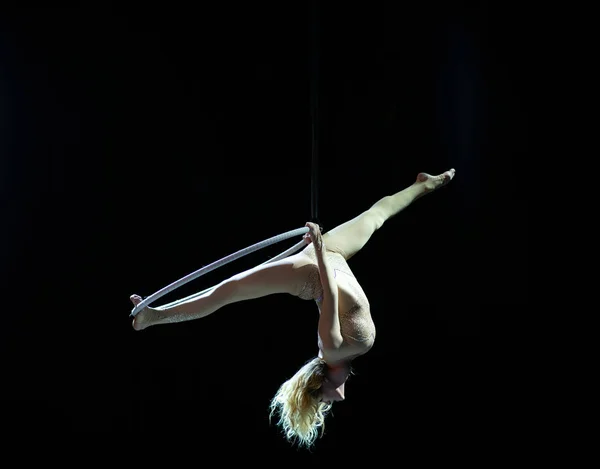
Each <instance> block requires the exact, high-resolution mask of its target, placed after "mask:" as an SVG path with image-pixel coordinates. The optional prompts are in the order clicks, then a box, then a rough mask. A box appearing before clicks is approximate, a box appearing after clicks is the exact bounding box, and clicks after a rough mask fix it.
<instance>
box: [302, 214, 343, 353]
mask: <svg viewBox="0 0 600 469" xmlns="http://www.w3.org/2000/svg"><path fill="white" fill-rule="evenodd" d="M306 226H307V227H308V228H309V229H310V231H309V232H308V233H307V235H306V236H305V237H306V238H310V240H311V241H312V243H313V245H314V247H315V254H316V256H317V263H318V266H319V276H320V277H321V285H322V286H323V301H322V303H321V316H320V318H319V336H320V337H321V342H322V343H323V348H324V349H326V350H327V349H329V350H337V349H338V348H340V347H341V345H342V342H343V338H342V333H341V329H340V318H339V314H338V307H339V304H338V288H337V283H336V281H335V277H334V273H333V269H332V268H331V266H330V265H329V263H328V262H327V259H326V258H325V252H324V251H325V245H324V244H323V236H322V235H321V231H320V230H319V227H318V226H317V225H315V224H314V223H307V224H306Z"/></svg>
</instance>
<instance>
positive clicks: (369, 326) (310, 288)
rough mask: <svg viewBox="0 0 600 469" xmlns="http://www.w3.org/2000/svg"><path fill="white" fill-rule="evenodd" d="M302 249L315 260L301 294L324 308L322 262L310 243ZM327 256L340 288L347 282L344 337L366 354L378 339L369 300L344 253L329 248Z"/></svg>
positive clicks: (342, 325) (342, 316)
mask: <svg viewBox="0 0 600 469" xmlns="http://www.w3.org/2000/svg"><path fill="white" fill-rule="evenodd" d="M302 252H303V254H305V255H306V256H308V258H309V259H311V261H312V264H311V270H310V271H309V274H308V278H307V281H306V282H305V283H304V285H303V287H302V289H301V291H300V293H299V295H298V297H299V298H300V299H303V300H314V301H315V302H316V303H317V306H318V307H319V311H320V310H321V302H322V299H323V286H322V284H321V277H320V274H319V265H318V263H317V257H316V254H315V249H314V246H313V245H312V244H310V245H309V246H307V247H306V248H305V249H304V250H303V251H302ZM325 256H326V259H327V262H328V264H329V265H330V266H331V269H332V270H333V272H334V273H335V278H336V279H337V280H338V282H339V283H338V287H340V284H341V283H343V286H344V288H343V292H344V293H345V294H346V295H345V298H344V299H345V300H346V301H344V303H345V306H346V307H345V308H344V309H343V310H342V309H340V312H339V318H340V329H341V334H342V338H343V339H344V342H345V343H346V344H347V345H348V346H351V347H353V348H354V347H356V348H357V350H361V351H362V353H364V352H366V351H367V350H368V349H370V348H371V347H372V346H373V343H374V342H375V324H374V323H373V319H372V318H371V309H370V305H369V300H368V299H367V296H366V295H365V292H364V291H363V289H362V288H361V286H360V284H359V283H358V281H357V280H356V277H355V276H354V274H353V273H352V270H351V269H350V266H349V265H348V263H347V262H346V259H344V256H342V255H341V254H339V253H338V252H334V251H330V250H327V251H326V253H325ZM342 276H344V277H342ZM340 304H341V302H340ZM319 345H320V344H319ZM359 354H361V353H357V355H359Z"/></svg>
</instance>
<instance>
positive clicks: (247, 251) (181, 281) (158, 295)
mask: <svg viewBox="0 0 600 469" xmlns="http://www.w3.org/2000/svg"><path fill="white" fill-rule="evenodd" d="M305 233H308V228H307V227H303V228H298V229H296V230H292V231H288V232H286V233H282V234H280V235H277V236H273V237H272V238H269V239H265V240H264V241H261V242H259V243H256V244H253V245H252V246H248V247H247V248H244V249H240V250H239V251H237V252H234V253H233V254H230V255H229V256H225V257H223V258H222V259H219V260H218V261H215V262H213V263H212V264H209V265H207V266H204V267H202V268H201V269H198V270H196V271H195V272H192V273H191V274H188V275H186V276H185V277H183V278H181V279H179V280H177V281H176V282H173V283H171V284H170V285H167V286H166V287H164V288H162V289H160V290H159V291H157V292H156V293H154V294H152V295H150V296H149V297H147V298H144V299H143V300H142V301H140V302H139V303H138V304H137V305H136V306H135V308H133V309H132V310H131V314H130V316H134V317H135V315H137V313H139V312H140V311H141V310H142V309H144V308H145V307H146V306H148V305H149V304H150V303H153V302H154V301H156V300H158V299H159V298H161V297H163V296H165V295H166V294H168V293H170V292H172V291H173V290H175V289H176V288H179V287H181V286H183V285H185V284H186V283H188V282H191V281H192V280H195V279H197V278H198V277H200V276H202V275H204V274H207V273H208V272H210V271H212V270H215V269H218V268H219V267H222V266H224V265H225V264H229V263H230V262H233V261H235V260H237V259H239V258H240V257H244V256H246V255H248V254H251V253H253V252H255V251H258V250H260V249H263V248H266V247H268V246H271V245H272V244H276V243H279V242H281V241H283V240H286V239H288V238H293V237H294V236H300V235H302V234H305ZM305 245H306V242H305V241H304V240H302V241H300V242H298V243H297V244H296V245H294V246H292V247H291V248H290V249H287V250H286V251H284V252H282V253H281V254H279V255H277V256H275V257H274V258H272V259H269V260H268V261H266V262H263V264H268V263H270V262H275V261H277V260H279V259H283V258H285V257H287V256H289V255H291V254H293V253H294V252H296V251H298V250H299V249H300V248H301V247H302V246H305ZM263 264H260V265H263ZM213 288H215V287H210V288H208V289H206V290H203V291H201V292H199V293H195V294H193V295H191V296H189V297H186V298H182V299H179V300H177V301H175V302H173V303H170V304H169V305H163V307H164V306H171V305H174V304H177V303H180V302H183V301H187V300H188V299H190V298H193V297H196V296H199V295H202V294H203V293H205V292H207V291H209V290H212V289H213Z"/></svg>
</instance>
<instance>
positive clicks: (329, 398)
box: [130, 169, 455, 447]
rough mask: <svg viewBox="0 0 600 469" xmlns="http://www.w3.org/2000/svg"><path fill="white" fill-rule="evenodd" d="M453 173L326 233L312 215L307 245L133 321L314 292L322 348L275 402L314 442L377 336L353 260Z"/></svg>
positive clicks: (282, 418)
mask: <svg viewBox="0 0 600 469" xmlns="http://www.w3.org/2000/svg"><path fill="white" fill-rule="evenodd" d="M454 174H455V171H454V169H450V170H449V171H446V172H445V173H442V174H440V175H437V176H432V175H430V174H427V173H419V174H418V176H417V179H416V181H415V182H414V183H413V184H412V185H411V186H409V187H407V188H405V189H404V190H402V191H400V192H398V193H396V194H394V195H390V196H386V197H384V198H382V199H381V200H379V201H378V202H377V203H375V204H374V205H373V206H372V207H371V208H369V209H368V210H366V211H365V212H363V213H361V214H360V215H358V216H357V217H355V218H353V219H352V220H349V221H347V222H346V223H343V224H342V225H340V226H338V227H336V228H334V229H333V230H331V231H329V232H327V233H325V234H321V232H320V229H319V227H318V226H317V225H315V224H314V223H310V222H309V223H306V226H307V227H308V228H309V232H308V233H306V234H305V235H304V238H305V240H306V243H307V244H308V246H306V247H305V248H304V249H303V250H302V251H300V252H299V253H298V254H294V255H292V256H289V257H287V258H285V259H281V260H279V261H275V262H273V263H269V264H264V265H260V266H258V267H255V268H253V269H249V270H247V271H245V272H242V273H239V274H237V275H234V276H233V277H231V278H229V279H227V280H224V281H223V282H221V283H220V284H219V285H217V286H216V287H215V288H214V289H211V290H210V291H207V292H206V293H204V294H202V295H200V296H198V297H194V298H192V299H190V300H188V301H184V302H179V303H177V304H176V305H172V306H164V307H156V308H151V307H146V308H144V309H142V310H141V311H139V312H138V314H137V315H136V316H135V317H134V319H133V328H134V329H135V330H136V331H140V330H142V329H145V328H147V327H149V326H154V325H157V324H167V323H173V322H181V321H190V320H192V319H198V318H203V317H205V316H208V315H209V314H212V313H214V312H215V311H217V310H218V309H220V308H222V307H223V306H226V305H228V304H231V303H236V302H239V301H244V300H250V299H253V298H260V297H263V296H266V295H273V294H275V293H288V294H290V295H294V296H297V297H298V298H301V299H303V300H314V301H315V302H316V304H317V307H318V308H319V314H320V316H319V323H318V335H317V336H318V348H319V351H318V354H317V356H316V357H315V358H313V359H311V360H310V361H308V362H306V363H305V364H304V365H303V366H302V367H301V368H300V369H299V370H298V371H297V372H296V373H295V374H294V376H292V377H291V378H290V379H288V380H287V381H286V382H284V383H283V384H282V385H281V387H280V388H279V389H278V390H277V393H276V394H275V396H274V397H273V399H272V400H271V405H270V415H271V416H273V415H274V414H277V415H278V425H279V426H280V428H281V429H282V430H283V433H284V435H285V437H286V438H287V439H288V440H289V441H290V442H292V443H294V442H296V443H298V445H299V446H304V447H310V446H312V445H313V443H314V442H315V440H316V438H317V437H318V436H319V435H322V434H323V430H324V424H325V422H324V419H325V416H326V414H327V412H328V411H329V410H330V409H331V406H332V404H333V402H335V401H342V400H344V392H345V388H344V386H345V383H346V380H347V379H348V376H349V375H350V373H351V362H352V360H354V359H355V358H356V357H358V356H360V355H364V354H365V353H367V352H368V351H369V350H370V349H371V347H372V346H373V343H374V341H375V325H374V324H373V319H372V318H371V312H370V308H369V301H368V300H367V296H366V295H365V292H364V291H363V289H362V288H361V286H360V284H359V283H358V280H357V279H356V277H355V276H354V273H353V272H352V270H350V267H349V266H348V263H347V261H348V260H349V259H350V258H351V257H352V256H354V255H355V254H356V253H357V252H358V251H360V249H361V248H362V247H363V246H364V245H365V244H366V243H367V241H368V240H369V238H370V237H371V235H372V234H373V233H374V232H375V231H376V230H378V229H379V228H381V226H382V225H383V224H384V223H385V222H386V221H387V220H388V219H389V218H391V217H393V216H394V215H396V214H398V213H399V212H400V211H402V210H403V209H405V208H406V207H407V206H408V205H410V204H411V203H412V202H414V201H415V200H417V199H418V198H420V197H421V196H423V195H425V194H428V193H430V192H432V191H434V190H436V189H438V188H440V187H442V186H444V185H445V184H447V183H448V182H450V181H451V180H452V178H453V177H454ZM130 298H131V301H132V302H133V304H134V305H137V304H138V303H140V302H141V301H142V298H141V297H140V296H139V295H131V297H130Z"/></svg>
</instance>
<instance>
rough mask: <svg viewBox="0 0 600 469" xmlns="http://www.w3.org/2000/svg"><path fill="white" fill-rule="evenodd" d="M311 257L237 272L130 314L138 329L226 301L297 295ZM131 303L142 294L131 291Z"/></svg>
mask: <svg viewBox="0 0 600 469" xmlns="http://www.w3.org/2000/svg"><path fill="white" fill-rule="evenodd" d="M309 262H310V261H309V260H307V259H306V256H304V255H303V254H302V253H299V254H295V255H293V256H290V257H287V258H285V259H281V260H279V261H276V262H273V263H271V264H264V265H259V266H257V267H254V268H252V269H249V270H246V271H244V272H242V273H240V274H236V275H234V276H233V277H230V278H229V279H227V280H224V281H223V282H221V283H220V284H218V285H217V286H216V287H215V288H213V289H212V290H209V291H207V292H206V293H204V294H202V295H200V296H198V297H194V298H191V299H189V300H187V301H184V302H182V303H178V304H176V305H173V306H165V307H156V308H150V307H147V308H144V309H143V310H141V311H140V312H138V314H137V315H136V316H135V317H134V318H133V323H132V325H133V328H134V329H135V330H137V331H139V330H142V329H145V328H146V327H149V326H153V325H155V324H166V323H172V322H182V321H190V320H192V319H198V318H202V317H205V316H208V315H209V314H212V313H214V312H215V311H217V310H218V309H220V308H222V307H223V306H225V305H228V304H231V303H236V302H239V301H244V300H249V299H253V298H260V297H263V296H267V295H273V294H275V293H289V294H291V295H295V296H297V295H298V294H299V292H300V290H301V288H302V286H303V285H304V282H306V278H307V276H308V274H309V270H310V268H307V267H308V266H307V264H308V263H309ZM130 299H131V301H132V302H133V304H134V305H137V304H139V303H140V302H141V301H142V298H141V297H140V296H139V295H131V297H130Z"/></svg>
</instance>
